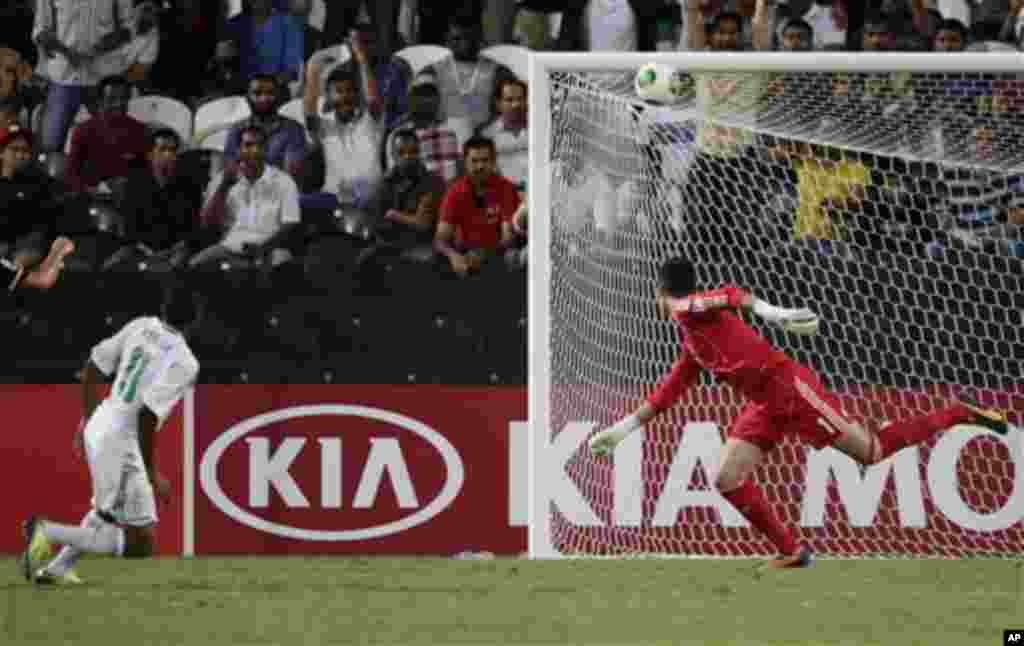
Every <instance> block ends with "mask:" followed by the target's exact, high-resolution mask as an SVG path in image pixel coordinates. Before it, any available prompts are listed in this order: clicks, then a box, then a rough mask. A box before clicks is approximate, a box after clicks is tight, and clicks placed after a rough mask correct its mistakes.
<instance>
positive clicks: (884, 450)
mask: <svg viewBox="0 0 1024 646" xmlns="http://www.w3.org/2000/svg"><path fill="white" fill-rule="evenodd" d="M973 417H974V415H973V413H972V412H971V411H970V409H969V408H967V407H966V406H964V405H962V404H956V405H953V406H950V407H948V408H943V409H942V410H937V411H935V412H934V413H928V414H927V415H918V416H917V417H911V418H909V419H901V420H896V421H894V422H893V423H892V424H890V425H888V426H886V427H885V428H883V429H882V430H881V431H880V432H879V433H878V443H879V444H880V445H881V446H880V448H881V456H880V457H879V458H878V460H876V462H877V461H880V460H884V459H885V458H887V457H889V456H890V455H892V454H893V453H896V452H897V451H901V450H903V449H905V448H907V447H908V446H913V445H915V444H920V443H921V442H924V441H925V440H927V439H928V438H930V437H931V436H933V435H935V434H936V433H941V432H942V431H944V430H946V429H948V428H950V427H951V426H956V425H957V424H966V423H968V422H970V421H971V420H972V419H973Z"/></svg>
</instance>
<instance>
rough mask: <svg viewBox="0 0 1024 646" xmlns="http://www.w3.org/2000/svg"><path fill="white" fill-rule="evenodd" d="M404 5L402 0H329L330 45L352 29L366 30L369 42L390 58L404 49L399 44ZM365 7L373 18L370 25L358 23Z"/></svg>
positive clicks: (370, 17) (328, 30) (328, 26)
mask: <svg viewBox="0 0 1024 646" xmlns="http://www.w3.org/2000/svg"><path fill="white" fill-rule="evenodd" d="M425 1H426V2H429V0H425ZM401 4H402V3H401V2H400V0H328V2H327V3H326V7H327V27H326V31H327V32H328V42H332V43H336V42H339V41H341V40H342V38H344V36H345V34H349V33H351V31H352V30H353V29H359V30H360V31H364V30H365V31H366V32H367V33H366V36H367V40H368V41H372V42H374V43H378V44H379V47H380V51H381V52H382V54H383V55H384V56H387V57H390V56H391V54H393V53H394V52H396V51H398V50H399V49H400V48H401V45H400V44H399V42H398V11H399V9H400V8H401ZM363 5H365V7H366V14H367V16H368V17H369V19H370V23H369V25H367V24H366V23H361V22H360V21H359V13H360V9H362V7H363ZM367 27H369V29H366V28H367Z"/></svg>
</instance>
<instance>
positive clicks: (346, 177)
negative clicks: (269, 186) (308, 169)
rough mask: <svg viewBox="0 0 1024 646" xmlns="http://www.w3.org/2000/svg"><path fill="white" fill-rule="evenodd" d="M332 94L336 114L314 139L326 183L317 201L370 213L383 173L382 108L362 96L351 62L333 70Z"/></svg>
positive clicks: (362, 213)
mask: <svg viewBox="0 0 1024 646" xmlns="http://www.w3.org/2000/svg"><path fill="white" fill-rule="evenodd" d="M360 67H363V68H364V69H365V66H364V65H361V66H360ZM372 78H373V77H372V75H370V80H371V81H372ZM328 95H329V97H331V98H332V99H333V103H332V106H331V107H332V109H333V113H334V114H333V118H330V119H325V120H324V121H323V123H322V125H321V126H320V129H319V134H318V136H317V137H316V138H315V140H314V145H315V146H317V147H318V148H319V149H320V151H321V152H322V153H323V158H324V184H323V187H322V189H321V190H322V193H321V194H320V195H319V196H317V200H316V201H317V202H318V203H322V202H323V200H324V199H326V200H327V202H328V207H329V208H332V209H335V208H340V209H341V210H342V211H343V212H344V213H346V214H348V215H352V214H353V213H357V214H358V215H360V216H366V215H368V213H367V212H368V209H369V207H370V199H371V197H372V196H373V194H374V193H375V191H376V189H377V186H378V184H379V183H380V179H381V175H382V174H383V173H382V171H381V165H380V154H379V151H380V145H381V140H382V139H383V132H382V130H381V125H380V112H379V110H375V109H374V108H373V106H372V105H371V106H367V105H366V104H365V103H364V102H363V101H361V100H360V98H359V96H360V93H359V92H358V90H357V89H356V79H355V75H354V74H353V70H352V67H351V66H345V67H339V68H338V69H336V70H334V71H333V72H331V76H330V78H329V79H328ZM307 202H308V201H307ZM304 203H306V202H304Z"/></svg>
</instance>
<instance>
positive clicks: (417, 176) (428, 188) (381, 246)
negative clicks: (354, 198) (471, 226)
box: [355, 130, 445, 285]
mask: <svg viewBox="0 0 1024 646" xmlns="http://www.w3.org/2000/svg"><path fill="white" fill-rule="evenodd" d="M392 142H393V145H394V146H395V148H396V151H395V158H396V162H395V165H394V167H393V168H392V169H391V172H389V173H388V174H387V175H385V176H384V179H383V180H382V181H381V183H380V188H379V189H378V190H377V194H376V196H375V198H374V200H373V203H372V206H371V214H372V217H373V221H374V223H375V226H374V229H375V234H376V241H375V242H374V244H373V245H371V246H370V247H368V248H366V249H364V250H363V251H362V252H360V254H359V256H358V257H357V259H356V276H355V280H356V284H357V285H360V284H365V280H364V279H365V278H366V277H367V276H366V270H368V269H369V268H371V267H372V266H374V265H376V264H377V263H378V262H379V261H381V260H383V259H386V258H393V257H395V256H402V255H403V253H404V252H406V251H409V250H412V249H415V248H425V249H426V250H428V251H429V250H430V247H431V242H432V241H433V238H434V228H435V226H436V224H437V208H438V205H439V204H440V202H441V196H442V195H443V194H444V189H445V181H444V179H443V178H442V177H441V176H440V175H438V174H437V173H433V172H431V171H429V170H428V169H427V167H426V165H425V164H424V163H423V161H422V160H421V159H420V142H419V139H418V138H417V137H416V133H415V132H413V131H412V130H399V131H398V132H397V133H395V136H394V137H393V139H392ZM428 256H429V257H431V258H432V257H433V254H432V253H430V254H428Z"/></svg>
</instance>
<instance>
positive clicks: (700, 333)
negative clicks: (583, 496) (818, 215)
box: [590, 258, 1010, 568]
mask: <svg viewBox="0 0 1024 646" xmlns="http://www.w3.org/2000/svg"><path fill="white" fill-rule="evenodd" d="M696 285H697V279H696V271H695V269H694V267H693V265H692V264H691V263H690V262H689V261H688V260H686V259H683V258H677V259H674V260H670V261H669V262H667V263H666V264H665V265H664V266H663V267H662V269H661V275H660V285H659V287H658V291H657V301H658V307H659V310H660V311H661V312H662V313H663V314H665V315H667V316H670V317H671V318H672V320H674V321H675V322H677V323H678V324H679V332H680V336H681V339H680V342H681V345H682V353H681V355H680V357H679V358H678V359H677V360H676V362H675V364H674V365H673V366H672V370H671V372H669V374H668V375H666V376H665V377H664V378H663V379H662V381H661V383H660V384H659V385H658V388H657V389H656V390H655V391H654V392H653V393H652V394H651V395H650V396H649V397H648V398H647V401H646V402H645V403H644V404H643V405H642V406H640V408H639V409H637V410H636V412H634V413H633V414H632V415H629V416H628V417H626V418H625V419H623V420H621V421H619V422H618V423H616V424H615V425H613V426H611V427H609V428H608V429H605V430H604V431H601V432H599V433H597V434H596V435H595V436H594V437H593V438H591V440H590V449H591V451H592V452H593V454H594V455H596V456H598V457H603V456H607V455H609V454H610V453H611V451H612V449H613V448H614V447H615V446H616V445H617V444H618V443H619V442H621V441H622V440H623V439H624V438H625V437H626V436H627V435H629V434H630V433H631V432H632V431H634V430H636V429H637V428H640V427H642V426H643V425H644V424H646V423H647V422H649V421H651V420H652V419H653V418H654V417H655V416H657V415H658V414H660V413H662V412H664V411H666V410H668V409H669V408H670V407H671V406H672V405H673V404H674V403H675V401H676V400H677V399H679V397H681V396H682V395H683V393H684V392H686V390H687V389H688V388H689V387H690V386H691V385H692V384H693V383H694V381H695V380H696V379H697V377H698V376H699V374H700V372H701V370H708V371H710V372H712V373H714V374H715V376H716V377H717V378H718V379H719V380H720V381H722V382H724V383H726V384H728V385H729V386H731V387H732V389H733V390H735V391H736V392H737V393H739V394H741V395H743V396H744V397H746V399H747V401H748V403H747V405H746V406H745V407H744V408H743V410H742V411H741V412H740V414H739V417H738V418H737V419H736V420H734V421H733V424H732V427H731V428H730V429H729V433H728V436H729V437H728V440H727V441H726V444H725V447H724V449H723V454H722V458H721V467H720V470H719V473H718V476H717V478H716V480H715V486H716V488H717V489H718V490H719V491H720V492H722V495H723V496H724V497H725V499H726V500H728V501H729V502H730V503H731V504H732V505H733V506H734V507H735V508H736V509H737V510H738V511H739V512H740V513H741V514H743V516H744V517H745V518H746V519H747V520H748V521H750V523H751V524H752V525H753V526H754V527H756V528H757V529H758V530H760V531H761V532H762V533H764V534H765V535H766V536H767V537H768V538H769V539H770V540H771V541H772V543H774V544H775V546H776V547H777V548H778V549H779V552H780V553H781V557H780V558H778V559H774V560H772V561H770V562H769V564H768V565H769V566H770V567H784V568H787V567H804V566H807V565H809V564H810V562H811V553H810V550H809V549H808V548H807V547H801V546H800V544H799V543H798V542H797V539H796V536H795V535H794V534H793V532H792V531H791V530H790V529H789V528H787V527H785V526H783V524H782V523H781V521H779V519H778V518H777V517H776V516H775V514H774V513H773V512H772V510H771V508H770V507H769V506H768V502H767V500H766V499H765V498H764V495H763V494H762V493H761V491H760V489H758V488H757V487H756V486H755V485H754V483H753V481H752V480H751V476H752V475H753V473H754V471H755V469H756V468H757V466H758V464H760V462H761V460H762V458H763V456H764V454H765V453H767V452H768V451H771V450H772V449H773V448H774V447H775V445H776V444H777V443H778V442H779V441H780V440H781V439H782V438H783V437H784V436H786V435H796V436H798V437H800V438H801V439H803V440H804V441H806V442H808V443H809V444H811V445H812V446H814V447H815V448H816V449H821V448H824V447H826V446H833V447H834V448H836V449H838V450H840V451H842V452H843V453H845V454H847V455H849V456H850V457H851V458H853V459H854V460H856V461H857V462H859V463H861V464H864V465H870V464H875V463H877V462H880V461H881V460H884V459H885V458H887V457H889V456H890V455H892V454H894V453H896V452H897V451H899V450H901V449H904V448H906V447H908V446H912V445H914V444H918V443H920V442H923V441H925V440H927V439H928V438H930V437H931V436H933V435H935V434H936V433H939V432H942V431H944V430H946V429H949V428H950V427H953V426H955V425H957V424H974V425H978V426H983V427H985V428H988V429H989V430H991V431H994V432H996V433H999V434H1006V433H1007V432H1008V429H1009V428H1010V427H1009V424H1008V422H1007V419H1006V415H1005V414H1004V413H1002V412H1001V411H996V410H989V409H984V408H982V407H980V406H979V405H978V404H977V403H975V402H974V401H972V400H969V399H967V398H965V397H961V399H960V402H959V403H955V404H953V405H951V406H948V407H946V408H943V409H940V410H937V411H934V412H931V413H928V414H925V415H918V416H915V417H911V418H908V419H903V420H896V421H894V422H892V423H891V424H888V425H886V426H885V427H884V428H882V429H881V430H879V431H873V430H870V429H866V428H864V427H863V426H861V425H860V424H858V423H856V422H855V421H853V420H852V419H851V418H850V417H849V416H847V415H846V413H844V412H843V411H842V409H841V408H840V405H839V400H838V399H837V398H836V396H835V395H834V394H832V393H831V392H830V391H829V390H828V389H827V388H825V386H824V385H823V384H822V383H821V380H820V379H819V378H818V375H817V374H816V373H815V372H814V371H813V370H811V369H810V368H808V367H806V366H804V365H801V364H800V363H799V362H797V361H795V360H793V359H791V358H790V357H788V356H787V355H785V354H783V353H782V352H780V351H779V350H776V349H775V348H773V347H772V346H771V344H770V343H768V341H767V340H766V339H765V338H764V337H762V336H761V335H760V334H758V333H757V332H756V331H755V330H754V329H753V328H751V327H750V326H749V325H747V324H746V323H745V322H744V321H743V320H742V319H741V318H739V317H738V316H737V315H736V314H735V313H734V312H733V311H734V310H737V309H743V310H752V311H753V312H754V314H756V315H758V316H759V317H760V318H762V319H764V320H766V321H768V322H771V323H774V324H776V325H780V326H781V327H782V328H783V329H786V330H787V331H790V332H793V333H797V334H813V333H814V332H815V331H816V330H817V327H818V317H817V315H815V314H814V313H813V312H811V311H810V310H807V309H798V310H790V309H784V308H780V307H775V306H773V305H770V304H768V303H766V302H765V301H762V300H760V299H758V298H756V297H754V296H752V295H751V294H749V293H748V292H745V291H743V290H740V289H737V288H735V287H723V288H720V289H715V290H710V291H698V290H697V287H696Z"/></svg>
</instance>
